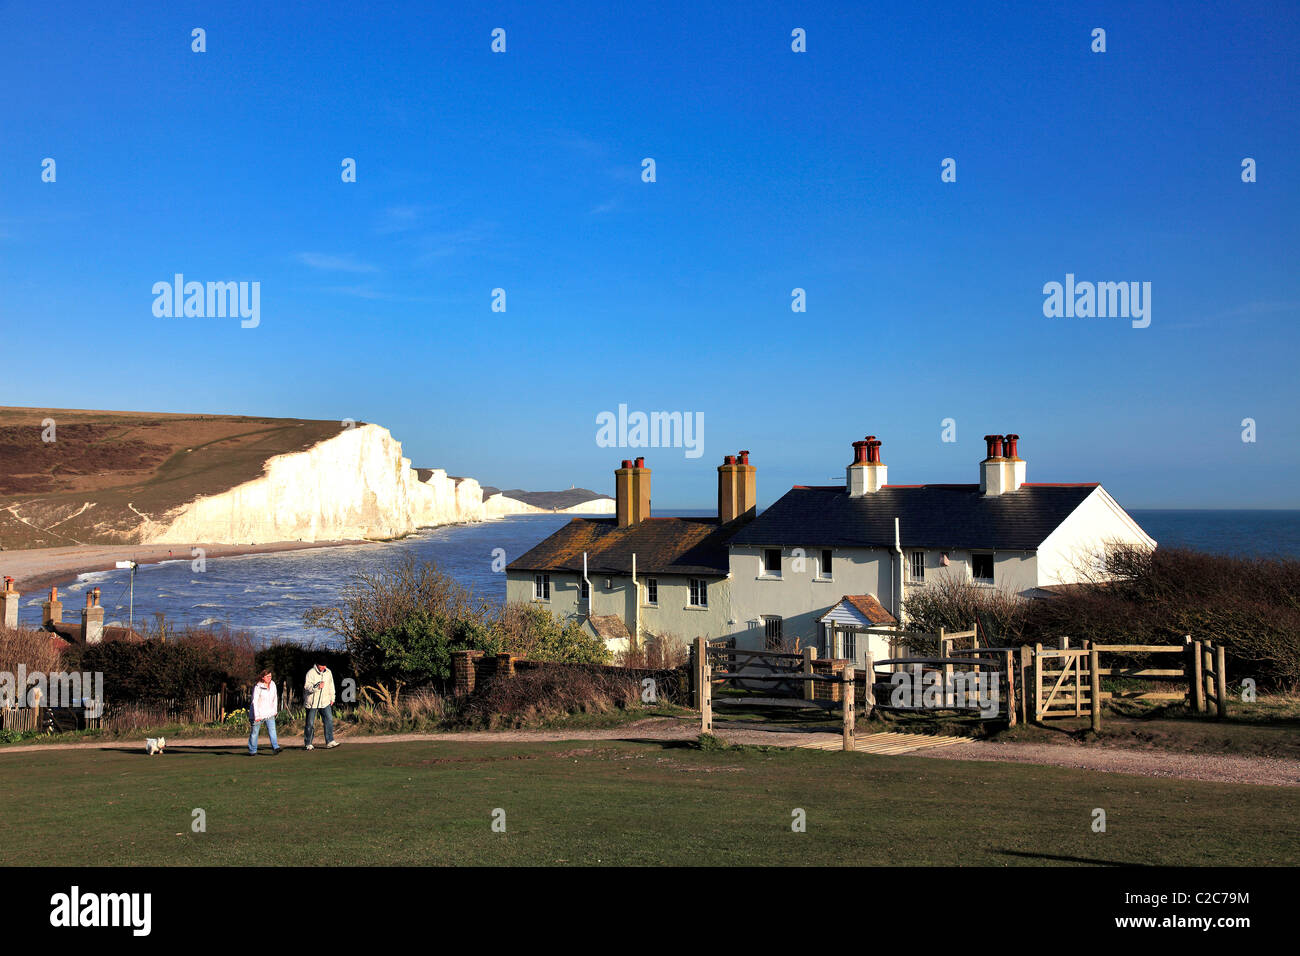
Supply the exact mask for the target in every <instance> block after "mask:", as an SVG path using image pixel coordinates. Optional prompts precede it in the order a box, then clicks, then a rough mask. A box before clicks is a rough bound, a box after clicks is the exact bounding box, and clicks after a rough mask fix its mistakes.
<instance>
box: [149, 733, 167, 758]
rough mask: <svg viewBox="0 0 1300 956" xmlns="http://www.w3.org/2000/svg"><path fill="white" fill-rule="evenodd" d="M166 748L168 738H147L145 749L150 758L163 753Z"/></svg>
mask: <svg viewBox="0 0 1300 956" xmlns="http://www.w3.org/2000/svg"><path fill="white" fill-rule="evenodd" d="M166 746H167V738H166V737H146V738H145V739H144V749H145V752H146V753H147V754H149V756H150V757H152V756H153V755H154V754H160V753H162V752H163V748H164V747H166Z"/></svg>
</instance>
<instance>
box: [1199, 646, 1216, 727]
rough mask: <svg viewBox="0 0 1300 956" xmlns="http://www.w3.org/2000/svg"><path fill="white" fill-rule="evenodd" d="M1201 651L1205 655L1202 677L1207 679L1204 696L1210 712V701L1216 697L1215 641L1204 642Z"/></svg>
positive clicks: (1202, 661)
mask: <svg viewBox="0 0 1300 956" xmlns="http://www.w3.org/2000/svg"><path fill="white" fill-rule="evenodd" d="M1201 653H1202V654H1204V655H1205V656H1204V657H1202V658H1201V678H1202V680H1204V681H1205V690H1204V692H1203V698H1204V700H1205V712H1206V713H1207V714H1208V713H1209V712H1210V701H1212V700H1213V699H1214V642H1213V641H1205V642H1203V643H1202V645H1201Z"/></svg>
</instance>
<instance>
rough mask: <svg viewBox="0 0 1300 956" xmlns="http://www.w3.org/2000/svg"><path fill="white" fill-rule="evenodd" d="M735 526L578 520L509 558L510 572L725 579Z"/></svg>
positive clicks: (707, 522)
mask: <svg viewBox="0 0 1300 956" xmlns="http://www.w3.org/2000/svg"><path fill="white" fill-rule="evenodd" d="M735 530H736V526H735V525H734V524H731V525H726V526H721V525H719V523H718V519H717V518H646V519H645V520H644V521H639V522H637V523H636V524H634V525H629V526H628V527H626V528H620V527H619V526H618V520H617V519H616V518H574V519H573V520H572V521H570V522H569V523H568V524H566V525H564V526H563V527H562V528H560V530H559V531H556V532H555V534H553V535H551V536H550V537H549V538H547V539H546V540H545V541H543V542H542V543H541V544H539V545H537V547H535V548H533V549H532V550H531V551H528V552H526V553H525V554H523V555H521V556H520V557H518V558H516V559H515V560H514V561H511V562H510V564H509V566H508V570H511V571H577V572H579V573H580V572H581V571H582V555H583V552H584V551H585V552H586V554H587V574H588V576H589V577H590V576H595V575H600V574H630V573H631V571H632V555H633V554H635V555H636V568H637V573H638V574H695V575H700V576H702V577H725V576H726V574H727V539H728V538H729V537H730V536H731V535H732V533H733V532H734V531H735Z"/></svg>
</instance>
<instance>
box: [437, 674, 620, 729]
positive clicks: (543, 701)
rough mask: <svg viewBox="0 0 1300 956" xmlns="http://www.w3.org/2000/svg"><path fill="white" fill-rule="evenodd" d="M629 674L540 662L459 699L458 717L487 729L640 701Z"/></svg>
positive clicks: (609, 709) (607, 710)
mask: <svg viewBox="0 0 1300 956" xmlns="http://www.w3.org/2000/svg"><path fill="white" fill-rule="evenodd" d="M640 700H641V690H640V684H639V683H638V681H637V680H636V678H635V677H633V676H631V675H626V674H619V673H617V672H613V671H608V670H597V669H593V668H589V667H578V666H575V667H561V666H556V667H542V668H534V669H529V670H526V671H521V672H519V673H518V674H516V675H515V676H514V677H512V678H493V679H492V680H490V681H488V683H487V684H486V685H485V686H484V688H483V690H482V691H481V692H480V693H478V694H476V695H474V696H473V697H471V698H469V699H468V700H467V701H465V704H464V709H463V710H462V712H461V715H460V716H461V720H462V721H463V722H465V723H468V724H471V725H477V726H483V727H488V728H493V727H498V726H501V725H502V724H506V725H508V726H514V727H519V726H524V725H526V724H529V723H534V722H537V721H541V720H550V719H554V718H557V717H563V716H567V715H570V714H604V713H610V712H612V711H614V710H623V709H626V708H628V707H631V706H635V705H637V704H639V703H640Z"/></svg>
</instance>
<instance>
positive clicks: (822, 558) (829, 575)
mask: <svg viewBox="0 0 1300 956" xmlns="http://www.w3.org/2000/svg"><path fill="white" fill-rule="evenodd" d="M828 554H829V555H830V556H831V560H830V570H829V571H828V570H826V556H827V555H828ZM817 580H818V581H833V580H835V549H834V548H822V549H821V551H820V552H819V553H818V554H817Z"/></svg>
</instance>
